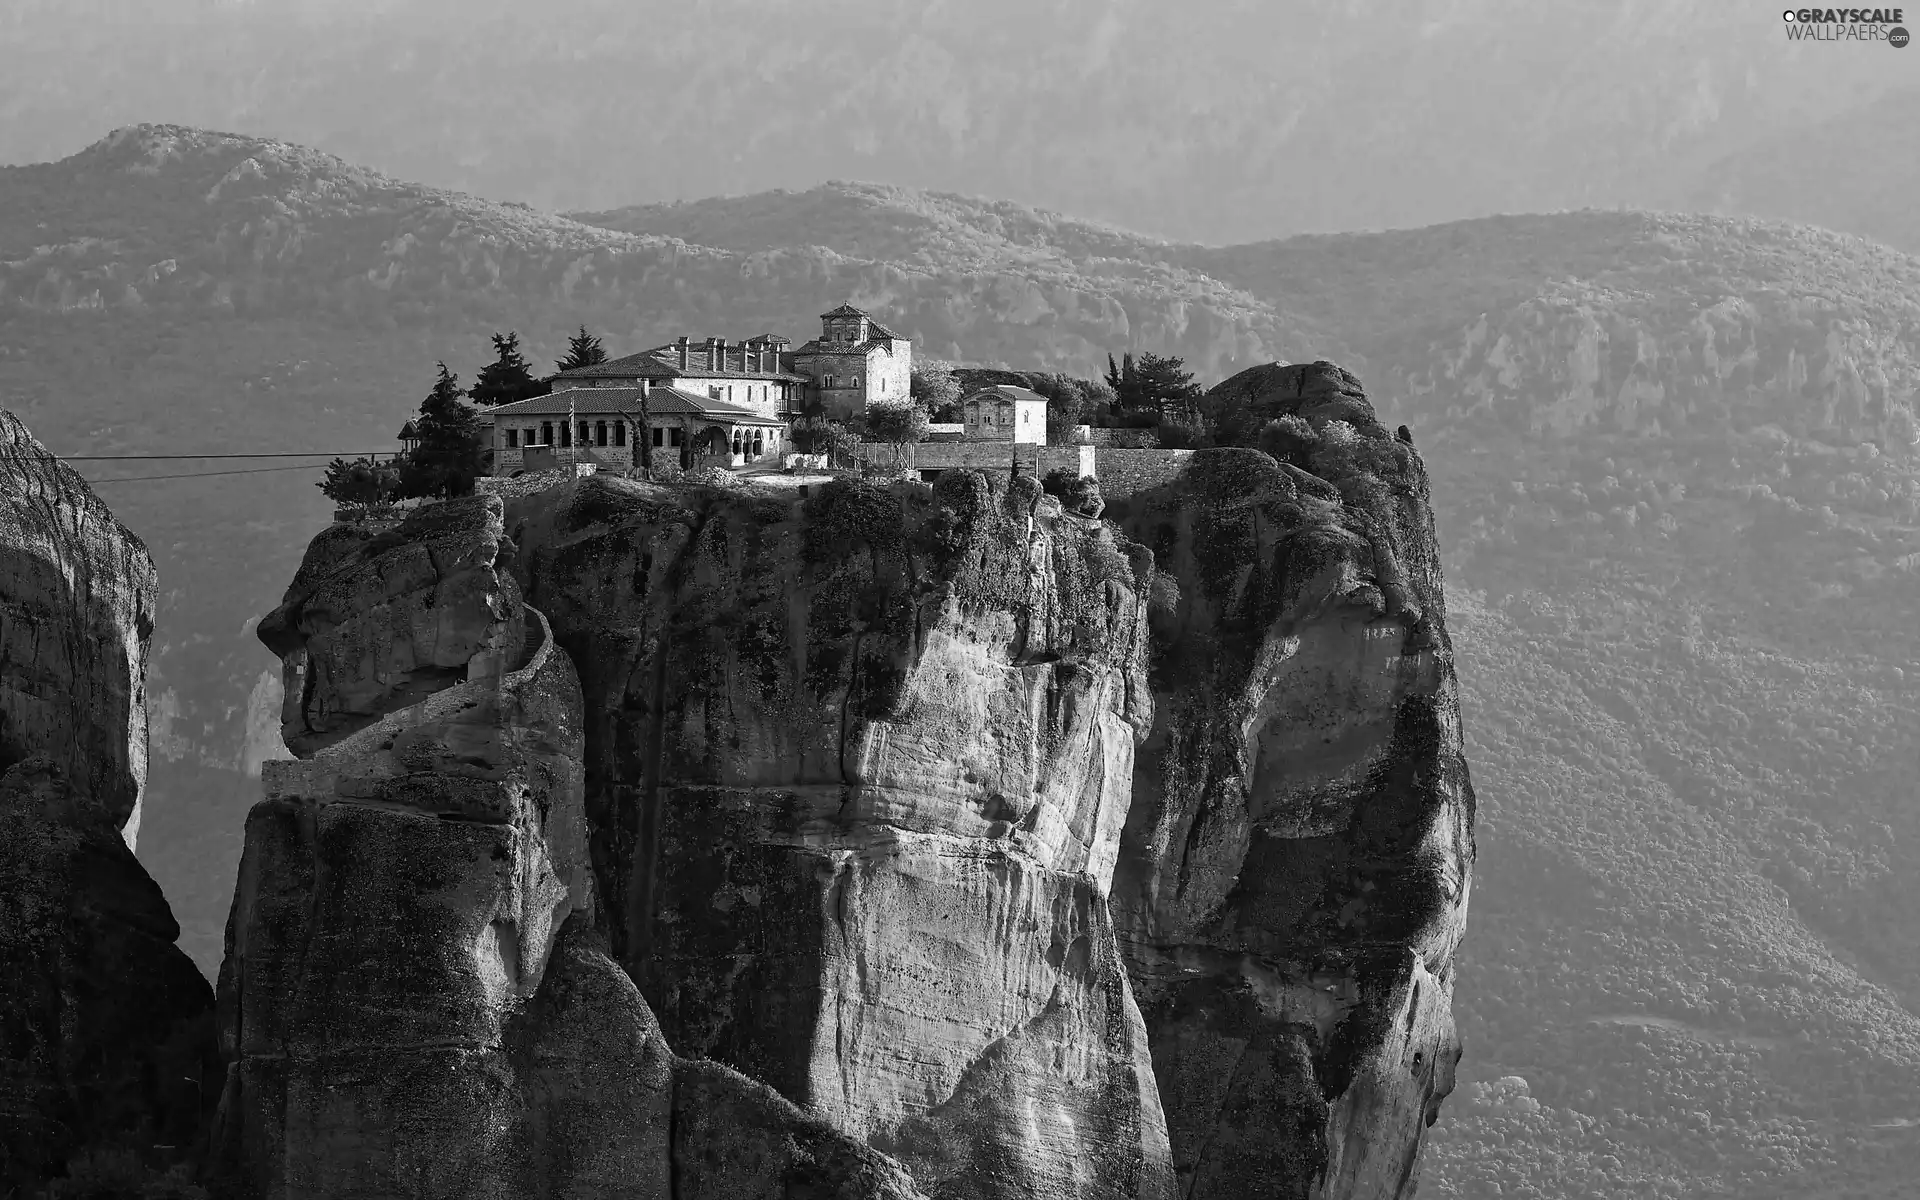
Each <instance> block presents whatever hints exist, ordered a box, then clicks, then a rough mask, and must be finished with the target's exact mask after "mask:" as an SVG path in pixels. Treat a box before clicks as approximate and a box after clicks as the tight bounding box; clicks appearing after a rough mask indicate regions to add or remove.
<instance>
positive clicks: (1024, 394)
mask: <svg viewBox="0 0 1920 1200" xmlns="http://www.w3.org/2000/svg"><path fill="white" fill-rule="evenodd" d="M982 396H996V397H998V398H999V399H1002V400H1038V401H1039V402H1040V403H1042V404H1045V403H1046V402H1047V398H1046V397H1045V396H1042V395H1041V394H1040V393H1039V392H1036V391H1034V390H1033V389H1032V388H1023V387H1015V386H1014V385H1012V384H1010V383H996V384H994V385H993V386H992V387H989V388H981V389H980V390H979V391H977V392H969V393H967V394H966V395H964V396H962V397H960V402H961V403H962V404H965V403H966V402H967V401H969V400H978V399H979V398H980V397H982Z"/></svg>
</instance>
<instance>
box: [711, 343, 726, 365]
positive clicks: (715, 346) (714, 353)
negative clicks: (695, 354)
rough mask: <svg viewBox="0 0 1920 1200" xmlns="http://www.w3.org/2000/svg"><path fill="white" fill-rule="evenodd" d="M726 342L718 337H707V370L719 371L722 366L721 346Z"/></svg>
mask: <svg viewBox="0 0 1920 1200" xmlns="http://www.w3.org/2000/svg"><path fill="white" fill-rule="evenodd" d="M725 345H726V343H725V342H724V341H722V340H720V339H719V338H717V337H710V338H708V339H707V370H709V371H718V370H719V369H720V367H721V362H720V348H721V347H722V346H725Z"/></svg>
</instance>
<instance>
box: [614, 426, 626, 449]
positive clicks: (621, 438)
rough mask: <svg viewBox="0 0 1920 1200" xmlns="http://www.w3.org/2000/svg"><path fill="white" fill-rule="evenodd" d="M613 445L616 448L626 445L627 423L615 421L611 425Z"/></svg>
mask: <svg viewBox="0 0 1920 1200" xmlns="http://www.w3.org/2000/svg"><path fill="white" fill-rule="evenodd" d="M613 444H614V445H616V446H624V445H626V444H627V423H626V422H625V421H615V422H614V423H613Z"/></svg>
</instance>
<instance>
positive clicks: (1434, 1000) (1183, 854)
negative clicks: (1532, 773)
mask: <svg viewBox="0 0 1920 1200" xmlns="http://www.w3.org/2000/svg"><path fill="white" fill-rule="evenodd" d="M1284 371H1285V372H1286V375H1285V378H1284V379H1283V380H1282V385H1283V387H1282V391H1283V395H1284V397H1285V400H1286V403H1285V404H1283V405H1281V406H1280V407H1281V413H1280V414H1277V415H1285V416H1295V417H1300V418H1301V419H1300V420H1299V423H1298V424H1297V426H1296V425H1292V424H1287V423H1283V424H1282V425H1281V426H1279V427H1277V428H1273V429H1271V430H1269V433H1268V435H1267V436H1266V437H1265V439H1264V440H1263V444H1264V445H1266V446H1267V447H1268V448H1269V449H1271V450H1273V451H1274V452H1275V453H1276V454H1278V455H1280V457H1281V458H1283V459H1285V460H1286V461H1284V462H1282V461H1276V459H1275V458H1274V457H1271V456H1269V455H1268V454H1267V453H1263V452H1261V451H1259V450H1253V449H1222V450H1206V451H1201V452H1199V453H1197V454H1195V455H1194V457H1193V459H1192V461H1191V463H1190V465H1189V467H1188V468H1187V470H1186V473H1185V475H1184V476H1183V477H1182V478H1181V479H1180V480H1179V481H1177V482H1176V483H1175V484H1173V485H1171V486H1169V487H1166V488H1163V489H1161V490H1159V491H1158V492H1154V493H1148V494H1146V495H1143V496H1140V497H1135V498H1133V499H1131V500H1129V501H1127V502H1126V503H1124V504H1123V505H1120V506H1118V511H1117V512H1116V513H1115V514H1114V515H1116V516H1117V517H1118V519H1119V520H1120V521H1121V523H1122V524H1123V525H1124V527H1125V528H1126V529H1127V530H1128V532H1129V533H1130V535H1131V536H1133V537H1135V538H1137V539H1139V540H1141V541H1143V542H1145V543H1146V544H1148V545H1149V546H1151V547H1153V549H1154V551H1155V554H1156V557H1157V560H1158V563H1159V568H1160V570H1161V572H1162V575H1161V577H1160V579H1159V580H1158V583H1157V585H1156V590H1157V594H1158V598H1159V602H1158V604H1157V605H1156V611H1155V613H1154V617H1153V621H1154V640H1155V662H1154V669H1153V681H1154V698H1155V722H1154V727H1153V731H1152V733H1151V735H1150V736H1149V737H1148V739H1147V741H1146V743H1145V745H1144V746H1143V747H1142V750H1141V753H1140V755H1139V758H1138V767H1137V771H1136V774H1135V786H1134V799H1133V809H1132V813H1131V815H1130V817H1129V820H1128V823H1127V829H1126V834H1125V837H1124V839H1123V849H1122V853H1121V860H1120V865H1119V868H1118V871H1117V879H1116V883H1115V893H1114V904H1115V912H1116V919H1117V920H1118V922H1119V924H1120V927H1121V937H1122V939H1123V943H1124V945H1125V947H1126V952H1127V956H1128V961H1129V965H1130V968H1131V970H1132V973H1133V978H1134V981H1135V985H1136V989H1137V994H1138V995H1139V997H1140V1004H1141V1008H1142V1010H1143V1013H1144V1014H1145V1019H1146V1022H1147V1027H1148V1029H1149V1031H1150V1036H1151V1038H1152V1043H1153V1055H1154V1066H1155V1070H1156V1073H1157V1075H1158V1077H1159V1080H1160V1085H1161V1095H1162V1100H1163V1102H1164V1104H1165V1108H1166V1113H1167V1122H1168V1128H1169V1133H1170V1136H1171V1139H1172V1144H1173V1154H1174V1161H1175V1164H1176V1166H1177V1168H1178V1171H1179V1174H1180V1178H1181V1181H1182V1188H1183V1192H1184V1193H1185V1194H1186V1195H1188V1196H1191V1197H1193V1198H1194V1200H1216V1198H1217V1200H1227V1198H1230V1197H1231V1198H1235V1200H1238V1198H1241V1197H1247V1198H1252V1197H1287V1198H1301V1200H1305V1198H1308V1197H1313V1198H1325V1200H1334V1198H1338V1200H1397V1198H1402V1197H1407V1196H1410V1195H1411V1194H1412V1192H1413V1189H1414V1187H1415V1184H1416V1181H1417V1177H1418V1163H1419V1156H1420V1150H1421V1146H1422V1142H1423V1138H1424V1134H1425V1130H1426V1127H1427V1126H1428V1125H1429V1124H1431V1122H1432V1121H1433V1119H1434V1117H1435V1115H1436V1113H1437V1111H1438V1106H1439V1103H1440V1101H1441V1099H1442V1098H1443V1097H1444V1096H1445V1095H1446V1094H1447V1093H1448V1091H1449V1090H1451V1088H1452V1086H1453V1068H1454V1064H1455V1062H1456V1061H1457V1059H1458V1057H1459V1053H1460V1048H1459V1043H1458V1040H1457V1038H1456V1036H1455V1033H1454V1028H1453V1020H1452V1013H1451V997H1452V987H1453V956H1454V951H1455V948H1456V946H1457V945H1458V942H1459V938H1460V935H1461V933H1462V930H1463V928H1464V924H1465V920H1466V908H1467V895H1468V884H1469V875H1470V869H1471V865H1472V861H1473V841H1472V818H1473V792H1472V787H1471V785H1470V783H1469V781H1468V776H1467V770H1466V765H1465V762H1464V761H1463V759H1462V756H1461V737H1460V728H1459V717H1458V706H1457V701H1456V695H1455V684H1454V678H1453V667H1452V653H1451V649H1450V646H1449V644H1448V642H1447V637H1446V629H1445V612H1444V609H1443V607H1442V592H1441V581H1440V574H1439V566H1438V561H1437V555H1436V553H1435V549H1434V540H1433V532H1432V514H1431V511H1430V509H1429V507H1428V502H1427V495H1426V481H1425V475H1424V471H1423V469H1422V468H1421V466H1420V463H1419V460H1418V458H1417V456H1416V455H1415V454H1414V452H1413V449H1412V447H1411V446H1409V445H1407V444H1405V443H1403V442H1400V441H1397V440H1394V439H1393V438H1391V437H1390V436H1389V435H1387V434H1386V432H1385V431H1384V430H1382V429H1380V428H1379V426H1378V425H1377V424H1373V423H1372V414H1371V410H1370V408H1368V407H1367V405H1366V402H1365V400H1364V398H1363V397H1361V396H1360V395H1359V392H1358V387H1357V384H1354V383H1353V381H1352V377H1351V376H1348V375H1346V374H1345V373H1344V372H1341V371H1339V370H1338V368H1332V367H1330V365H1328V364H1318V365H1317V367H1316V368H1285V369H1284ZM1287 389H1290V390H1287ZM1301 414H1304V416H1303V417H1302V416H1301ZM1306 418H1311V420H1308V419H1306Z"/></svg>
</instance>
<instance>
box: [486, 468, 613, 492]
mask: <svg viewBox="0 0 1920 1200" xmlns="http://www.w3.org/2000/svg"><path fill="white" fill-rule="evenodd" d="M597 470H599V466H598V464H596V463H574V464H573V465H572V466H570V467H562V468H560V469H559V470H557V471H537V472H534V473H533V474H530V475H518V476H514V477H512V478H508V477H506V476H503V475H484V476H482V477H480V478H479V479H476V480H474V481H473V490H474V491H475V492H476V493H478V494H480V495H483V496H498V497H500V498H501V499H502V500H513V499H516V498H518V497H520V496H531V495H532V494H533V493H535V492H544V491H546V490H547V489H548V488H550V487H558V486H559V485H561V484H563V483H565V482H567V480H569V479H584V478H586V477H587V476H589V475H591V474H593V473H594V472H595V471H597Z"/></svg>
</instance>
